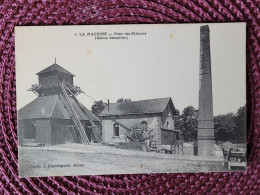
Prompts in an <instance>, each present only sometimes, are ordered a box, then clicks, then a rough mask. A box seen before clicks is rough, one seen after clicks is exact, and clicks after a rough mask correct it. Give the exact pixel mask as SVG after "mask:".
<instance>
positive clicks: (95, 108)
mask: <svg viewBox="0 0 260 195" xmlns="http://www.w3.org/2000/svg"><path fill="white" fill-rule="evenodd" d="M106 105H107V103H105V102H103V101H102V100H99V101H95V102H94V104H93V105H92V106H91V110H92V112H93V114H95V115H99V114H100V113H101V112H102V111H103V110H104V108H105V107H106Z"/></svg>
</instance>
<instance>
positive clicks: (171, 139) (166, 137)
mask: <svg viewBox="0 0 260 195" xmlns="http://www.w3.org/2000/svg"><path fill="white" fill-rule="evenodd" d="M161 133H162V135H161V136H162V138H161V144H163V145H173V144H175V143H176V132H173V131H167V130H163V129H162V131H161Z"/></svg>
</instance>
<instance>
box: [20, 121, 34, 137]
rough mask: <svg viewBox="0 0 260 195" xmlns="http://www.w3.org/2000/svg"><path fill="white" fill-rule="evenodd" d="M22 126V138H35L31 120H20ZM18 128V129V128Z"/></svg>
mask: <svg viewBox="0 0 260 195" xmlns="http://www.w3.org/2000/svg"><path fill="white" fill-rule="evenodd" d="M19 123H20V124H21V126H22V128H21V129H22V132H23V134H22V137H23V139H35V138H36V127H35V125H36V124H35V123H33V120H21V121H20V122H19ZM19 130H20V129H19Z"/></svg>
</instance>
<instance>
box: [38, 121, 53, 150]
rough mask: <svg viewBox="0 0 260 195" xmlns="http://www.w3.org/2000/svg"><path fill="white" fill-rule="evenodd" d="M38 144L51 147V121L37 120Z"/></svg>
mask: <svg viewBox="0 0 260 195" xmlns="http://www.w3.org/2000/svg"><path fill="white" fill-rule="evenodd" d="M36 143H44V144H46V145H51V123H50V120H49V119H36Z"/></svg>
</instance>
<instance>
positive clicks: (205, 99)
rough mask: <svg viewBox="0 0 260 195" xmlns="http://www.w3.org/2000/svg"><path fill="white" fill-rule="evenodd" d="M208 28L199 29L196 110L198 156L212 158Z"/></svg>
mask: <svg viewBox="0 0 260 195" xmlns="http://www.w3.org/2000/svg"><path fill="white" fill-rule="evenodd" d="M209 32H210V31H209V26H208V25H206V26H201V28H200V76H199V78H200V89H199V110H198V155H199V156H212V155H213V148H214V119H213V99H212V77H211V58H210V36H209V34H210V33H209Z"/></svg>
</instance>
